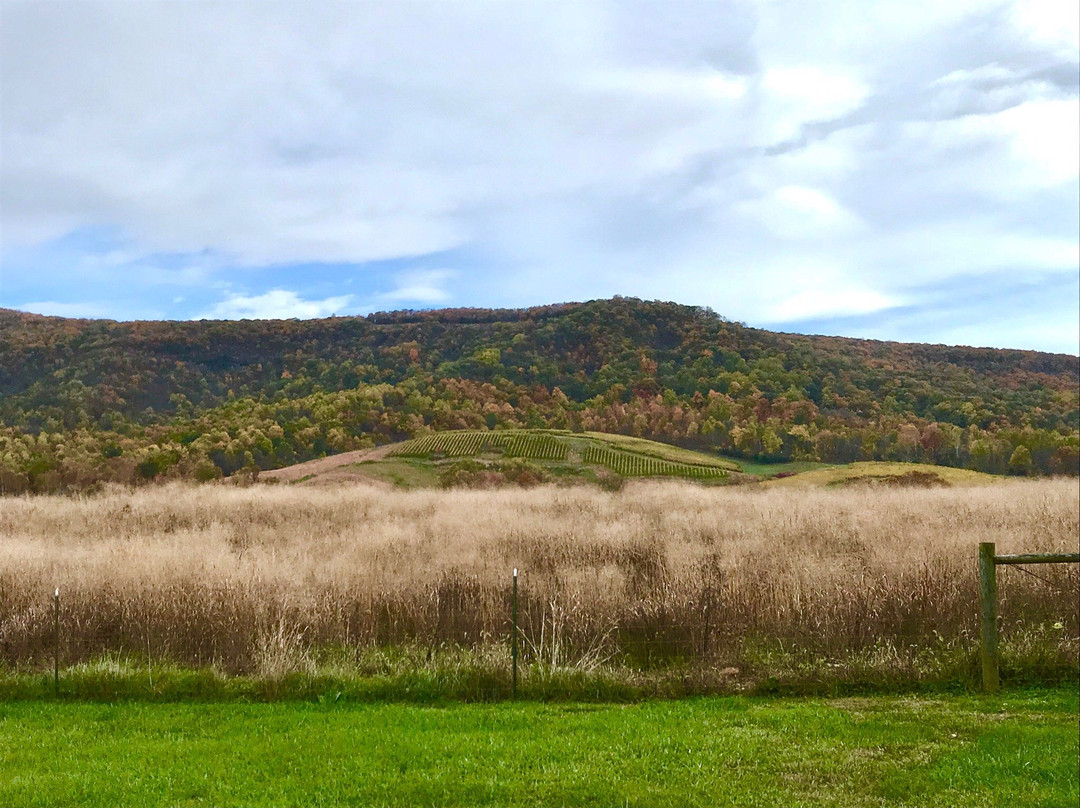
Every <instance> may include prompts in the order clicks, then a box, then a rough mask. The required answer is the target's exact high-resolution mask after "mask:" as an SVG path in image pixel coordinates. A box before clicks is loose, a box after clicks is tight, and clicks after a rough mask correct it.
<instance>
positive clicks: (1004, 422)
mask: <svg viewBox="0 0 1080 808" xmlns="http://www.w3.org/2000/svg"><path fill="white" fill-rule="evenodd" d="M1078 388H1080V363H1078V360H1077V358H1076V357H1073V356H1071V355H1069V354H1052V353H1045V352H1039V351H1029V350H1023V349H998V348H978V347H966V346H947V345H933V344H925V343H901V342H888V341H879V340H868V339H861V338H849V337H834V336H818V335H802V334H788V333H781V332H771V331H766V330H763V329H755V328H751V327H748V326H745V325H743V324H741V323H735V322H731V321H729V320H726V319H724V318H723V317H721V316H720V315H717V314H716V313H715V312H713V311H712V310H710V309H707V308H702V307H693V306H683V305H679V304H674V303H665V302H661V301H641V300H637V299H634V298H613V299H610V300H594V301H587V302H582V303H561V304H553V305H550V306H537V307H531V308H525V309H436V310H423V311H411V310H408V311H400V312H376V313H373V314H371V315H368V316H357V317H332V318H324V319H320V320H240V321H229V320H201V321H126V322H125V321H111V320H91V319H74V318H57V317H49V316H45V315H34V314H29V313H24V312H17V311H14V310H0V429H2V430H3V436H2V438H0V441H2V442H0V449H3V451H2V452H0V469H5V470H6V473H7V474H9V476H10V475H14V477H18V478H19V480H16V481H15V482H11V481H9V482H11V484H10V485H9V487H10V488H13V489H14V488H18V487H19V486H20V485H25V486H26V487H29V488H31V489H33V488H35V486H36V485H38V483H37V482H35V480H37V478H38V477H39V476H41V475H45V476H43V477H42V478H41V479H42V480H43V482H42V483H41V484H42V485H50V486H51V485H54V484H56V485H60V484H62V485H69V483H58V482H57V480H56V479H53V477H57V478H59V479H76V478H77V479H78V480H83V479H84V478H85V479H98V478H103V479H114V478H116V475H119V476H120V477H123V476H124V475H125V474H127V475H129V476H130V475H135V476H137V477H138V476H144V477H145V476H148V477H150V478H153V477H157V476H162V475H164V476H168V475H169V474H174V473H175V474H179V475H186V474H193V473H194V469H195V468H196V467H199V466H200V464H201V467H202V474H203V476H208V475H211V474H213V473H214V472H213V471H212V470H211V469H210V468H209V467H208V466H207V465H206V462H209V463H210V464H212V465H213V466H214V467H215V468H216V473H218V474H229V473H232V472H233V471H235V470H237V468H240V467H243V466H255V467H259V468H274V467H279V466H281V465H287V464H289V463H292V462H296V461H297V460H299V459H310V458H311V457H317V456H321V455H323V454H326V453H333V452H336V451H347V450H349V449H355V448H360V444H370V445H375V444H379V443H386V442H389V441H392V440H402V439H406V438H409V437H413V436H414V435H416V434H421V433H423V432H425V431H431V430H437V429H444V428H459V429H460V428H500V427H515V426H517V427H557V428H580V429H597V430H599V431H608V432H620V433H623V434H636V435H640V436H642V437H649V438H655V439H659V440H665V441H669V442H673V443H679V444H683V445H687V446H691V447H697V448H707V449H709V450H710V451H722V452H725V453H727V454H730V455H733V456H740V457H748V458H756V459H761V460H770V459H773V460H790V459H793V458H795V459H800V458H805V459H819V460H827V461H829V462H851V461H853V460H919V461H923V462H935V463H938V464H947V465H958V466H963V467H973V468H975V469H976V470H980V471H994V472H996V473H1005V472H1010V471H1011V472H1013V473H1044V474H1045V473H1076V471H1075V467H1076V460H1075V458H1076V456H1077V455H1078V454H1080V453H1078V452H1077V443H1078V442H1080V441H1078V439H1077V434H1078V422H1080V411H1078V408H1077V399H1078V392H1077V391H1078ZM376 398H377V399H378V403H377V404H373V403H369V402H374V401H375V399H376ZM260 408H261V409H260ZM241 412H244V413H246V414H245V415H241V414H240V413H241ZM256 412H258V413H259V414H255V413H256ZM301 412H303V413H306V414H298V413H301ZM245 419H247V421H245ZM301 421H306V424H301V423H300V422H301ZM219 427H220V429H219ZM275 427H276V428H275ZM267 430H270V431H272V432H274V433H275V434H276V433H277V431H279V430H281V431H283V432H284V433H286V434H285V435H284V436H283V437H271V436H270V435H269V434H268V432H267ZM305 430H306V435H307V436H306V437H305V438H299V437H298V434H299V433H300V432H305ZM311 430H314V431H315V433H317V434H313V433H312V432H311ZM335 430H336V431H335ZM215 432H224V434H226V435H227V436H228V439H227V440H226V439H225V438H223V437H222V436H221V435H220V434H219V435H218V439H217V444H218V445H217V448H216V449H213V450H210V449H208V447H207V446H206V445H205V444H206V443H207V442H206V441H203V442H202V443H199V444H198V446H201V447H202V449H197V450H195V451H194V454H193V451H192V449H191V446H192V445H194V444H196V443H197V439H198V438H199V437H200V436H202V435H205V434H209V433H215ZM253 432H258V433H260V434H261V435H262V437H261V438H260V437H254V438H253V437H251V433H253ZM42 434H45V435H47V436H49V437H48V438H47V439H46V443H49V445H51V443H50V442H51V441H53V440H54V439H53V437H52V436H56V435H59V436H64V435H67V436H69V437H68V439H67V441H66V442H67V443H68V444H77V445H79V446H81V447H84V449H80V450H79V451H78V452H75V454H79V455H80V456H81V458H82V459H81V460H80V461H78V462H77V463H76V462H75V461H72V460H71V459H70V455H71V454H72V453H71V452H69V453H68V455H67V456H66V457H57V456H55V452H54V451H53V450H51V449H47V448H46V449H42V447H41V446H40V445H39V444H40V442H41V441H40V436H41V435H42ZM242 435H248V437H242ZM28 437H29V439H30V440H33V441H35V445H34V446H33V447H31V446H29V445H28ZM57 440H59V439H57ZM185 441H186V442H185ZM163 445H164V446H167V447H171V448H167V449H163V448H162V447H163ZM150 446H154V447H156V449H154V450H151V449H149V448H148V447H150ZM95 447H96V448H95ZM260 447H261V448H260ZM204 450H205V451H204ZM116 452H119V454H116ZM154 452H157V453H158V454H156V455H155V454H154ZM98 455H100V457H98ZM110 455H111V456H110ZM162 455H164V457H163V456H162ZM5 457H6V458H8V459H7V460H5V459H3V458H5ZM121 457H122V458H124V462H119V461H117V458H121ZM102 458H103V459H102ZM154 458H157V459H156V460H155V459H154ZM99 461H100V462H99ZM65 462H66V463H67V466H66V467H65ZM132 463H134V464H135V465H134V467H132V468H129V467H130V466H132ZM35 464H36V465H35ZM144 464H149V465H144ZM72 465H76V466H79V467H80V468H81V469H82V472H86V473H85V474H83V473H82V472H80V473H78V474H76V473H74V472H73V471H72V470H71V468H70V467H71V466H72ZM140 466H141V467H142V469H143V471H142V472H139V471H138V470H137V468H138V467H140ZM31 467H34V468H40V469H43V470H41V471H39V472H33V471H32V468H31ZM111 467H116V469H114V470H113V471H106V470H107V469H108V468H111ZM65 468H67V471H64V469H65ZM88 469H91V470H93V469H96V471H93V473H91V472H89V471H87V470H88ZM53 472H55V474H54V475H53V476H49V474H50V473H53ZM14 477H13V479H14ZM81 484H82V483H79V482H74V483H70V485H76V486H77V485H81Z"/></svg>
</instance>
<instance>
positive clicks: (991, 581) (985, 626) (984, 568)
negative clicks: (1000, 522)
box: [979, 541, 999, 693]
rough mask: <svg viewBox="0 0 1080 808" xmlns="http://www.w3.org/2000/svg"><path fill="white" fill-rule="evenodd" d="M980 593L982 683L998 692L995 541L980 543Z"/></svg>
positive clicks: (988, 691)
mask: <svg viewBox="0 0 1080 808" xmlns="http://www.w3.org/2000/svg"><path fill="white" fill-rule="evenodd" d="M979 595H980V599H981V601H982V609H981V612H982V684H983V692H984V693H997V692H998V686H999V682H998V624H997V567H996V565H995V559H994V543H993V542H992V541H984V542H981V543H980V544H979Z"/></svg>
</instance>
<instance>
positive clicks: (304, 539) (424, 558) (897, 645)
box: [0, 480, 1080, 676]
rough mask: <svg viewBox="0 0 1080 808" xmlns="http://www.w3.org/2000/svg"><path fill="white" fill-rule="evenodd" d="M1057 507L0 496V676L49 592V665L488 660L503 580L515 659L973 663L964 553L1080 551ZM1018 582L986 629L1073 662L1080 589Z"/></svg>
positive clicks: (294, 495) (827, 495)
mask: <svg viewBox="0 0 1080 808" xmlns="http://www.w3.org/2000/svg"><path fill="white" fill-rule="evenodd" d="M1078 501H1080V497H1078V484H1077V481H1076V480H1044V481H1029V482H1015V483H1002V484H1000V485H996V486H991V487H986V488H965V489H934V490H927V489H918V490H905V489H899V490H898V489H889V490H884V489H880V488H877V489H872V488H848V489H846V490H837V491H833V490H811V491H807V490H784V489H773V490H767V489H760V488H701V487H697V486H693V485H689V484H679V483H640V484H634V485H630V486H628V487H627V488H625V489H624V490H623V491H621V492H618V493H607V492H602V491H598V490H594V489H586V488H537V489H531V490H501V491H422V492H384V491H374V490H370V489H367V488H356V487H349V488H346V487H343V488H334V489H327V488H323V489H318V488H315V489H313V488H288V487H284V486H274V487H261V486H256V487H251V488H234V487H229V486H202V487H189V486H183V485H170V486H166V487H159V488H147V489H141V490H137V491H128V490H113V491H107V492H105V493H102V494H99V495H96V496H92V497H86V498H77V499H76V498H63V497H50V496H35V497H19V498H4V499H0V660H2V661H3V662H4V663H6V664H7V665H9V666H12V667H16V668H20V669H29V668H34V667H43V666H45V665H47V664H49V662H50V660H51V653H52V631H53V628H52V620H53V617H52V592H53V589H54V587H59V588H60V590H61V598H62V623H63V631H62V634H63V644H62V650H61V655H62V661H63V662H64V663H65V664H70V663H74V662H79V661H83V660H88V659H92V658H95V657H99V656H100V655H102V654H105V653H113V652H119V653H122V654H124V653H126V654H136V655H141V654H149V656H150V657H151V658H153V659H157V660H169V661H172V662H175V663H179V664H184V665H195V666H204V665H216V666H218V667H219V668H221V669H222V670H225V671H229V672H247V673H257V674H262V675H267V676H273V675H276V674H280V673H286V672H290V671H296V670H303V669H304V668H305V667H309V666H313V665H314V664H315V663H316V660H317V659H318V658H319V656H320V654H322V653H324V652H325V650H326V649H329V648H334V649H338V651H339V654H344V655H345V657H346V658H348V656H349V654H356V655H358V656H359V655H360V654H361V653H362V652H363V651H365V649H370V648H371V647H373V646H376V647H385V646H409V647H412V648H413V649H414V650H415V649H421V650H423V649H427V650H428V653H429V654H430V653H436V652H438V651H439V649H444V648H446V647H448V646H454V647H458V646H467V647H473V648H485V647H491V646H492V645H494V644H498V643H502V642H505V641H506V638H507V637H508V632H509V615H510V608H509V596H510V572H511V569H512V568H514V567H517V568H519V569H520V570H521V579H520V581H521V608H520V612H521V626H522V628H521V632H522V641H523V646H524V650H525V656H526V659H527V660H531V661H542V662H545V663H547V664H550V665H578V666H582V667H588V666H590V665H597V664H604V663H609V664H620V665H624V666H627V667H631V668H639V669H640V668H643V667H646V668H647V667H650V666H657V665H667V664H670V663H671V662H672V661H677V660H682V661H693V662H695V663H701V664H704V665H709V666H715V667H716V668H717V669H719V668H720V667H722V666H728V665H731V666H743V667H745V666H747V665H754V664H758V665H763V664H767V660H768V658H769V655H770V654H773V653H774V651H777V650H779V651H783V652H784V653H792V652H798V653H805V654H811V655H816V656H817V657H819V658H820V659H825V660H829V659H843V658H845V657H847V656H850V655H852V654H860V653H867V652H869V651H871V650H872V649H880V648H882V647H888V648H889V649H890V651H889V653H890V654H892V655H894V656H896V658H897V659H898V660H901V659H906V660H908V661H909V662H910V661H911V660H914V659H917V658H918V657H919V655H921V654H922V655H925V654H926V653H929V652H931V651H932V649H933V648H935V647H939V646H940V645H941V644H942V643H945V644H954V643H955V642H957V641H962V642H961V645H962V646H963V647H966V648H970V647H973V646H972V643H974V638H975V637H977V632H978V626H977V603H978V599H977V597H978V583H977V578H976V563H975V560H976V547H977V544H978V543H979V542H980V541H994V542H997V544H998V548H999V552H1019V551H1025V552H1038V551H1058V552H1061V551H1068V552H1075V551H1076V550H1077V547H1078V535H1080V506H1078ZM1035 571H1036V572H1037V573H1038V574H1040V575H1042V576H1044V577H1047V578H1049V580H1050V583H1045V582H1042V581H1039V580H1036V579H1034V578H1032V577H1030V576H1028V575H1025V574H1022V573H1020V572H1018V571H1016V570H1013V569H1003V570H1002V571H1001V573H1000V576H999V578H1000V594H1001V599H1000V610H1001V614H1002V615H1003V624H1004V634H1005V636H1006V638H1008V637H1009V636H1011V634H1017V635H1018V634H1019V633H1023V632H1024V631H1028V632H1029V634H1030V630H1036V631H1037V632H1042V634H1041V635H1040V636H1044V637H1045V638H1049V640H1050V641H1052V644H1053V647H1054V648H1055V649H1056V651H1054V652H1053V653H1055V654H1057V655H1058V657H1057V658H1058V661H1060V657H1061V654H1064V655H1065V658H1068V657H1069V655H1070V654H1072V655H1075V649H1076V647H1077V640H1076V638H1077V635H1078V634H1080V627H1078V618H1077V603H1076V598H1077V591H1078V582H1080V575H1078V571H1077V567H1076V565H1055V566H1052V567H1051V566H1049V565H1047V566H1043V567H1041V568H1038V569H1036V570H1035ZM1056 625H1060V626H1061V627H1060V628H1055V626H1056ZM964 643H966V645H964ZM950 647H952V646H950ZM1052 655H1053V654H1052ZM762 660H765V661H764V662H763V661H762ZM898 664H899V663H898Z"/></svg>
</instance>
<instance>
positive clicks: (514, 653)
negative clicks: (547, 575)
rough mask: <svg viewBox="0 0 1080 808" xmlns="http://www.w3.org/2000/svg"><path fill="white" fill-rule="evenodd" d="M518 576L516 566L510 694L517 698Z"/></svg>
mask: <svg viewBox="0 0 1080 808" xmlns="http://www.w3.org/2000/svg"><path fill="white" fill-rule="evenodd" d="M517 578H518V573H517V567H514V605H513V608H512V613H513V623H514V634H513V637H512V639H511V641H510V656H511V658H512V659H513V670H514V673H513V680H512V684H511V687H510V696H511V698H515V699H516V698H517V685H518V620H517V606H518V604H517V600H518V598H517V595H518V593H517V589H518V584H517Z"/></svg>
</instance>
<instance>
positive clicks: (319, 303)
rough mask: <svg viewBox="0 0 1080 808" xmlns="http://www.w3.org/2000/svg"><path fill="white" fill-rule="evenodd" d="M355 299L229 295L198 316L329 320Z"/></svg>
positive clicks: (282, 292) (280, 293)
mask: <svg viewBox="0 0 1080 808" xmlns="http://www.w3.org/2000/svg"><path fill="white" fill-rule="evenodd" d="M351 302H352V295H340V296H338V297H328V298H325V299H323V300H304V299H303V298H301V297H300V296H299V295H298V294H296V292H290V291H289V290H287V289H271V290H270V291H269V292H266V293H265V294H261V295H236V294H234V295H229V296H228V297H226V298H225V299H224V300H222V301H221V302H219V303H217V304H215V305H214V306H213V307H212V308H210V309H209V310H208V311H206V312H204V313H202V314H200V315H198V317H196V319H200V320H289V319H292V318H294V317H295V318H297V319H308V318H312V317H329V316H330V315H332V314H338V313H344V312H345V311H346V310H347V309H348V307H349V304H350V303H351Z"/></svg>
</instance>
